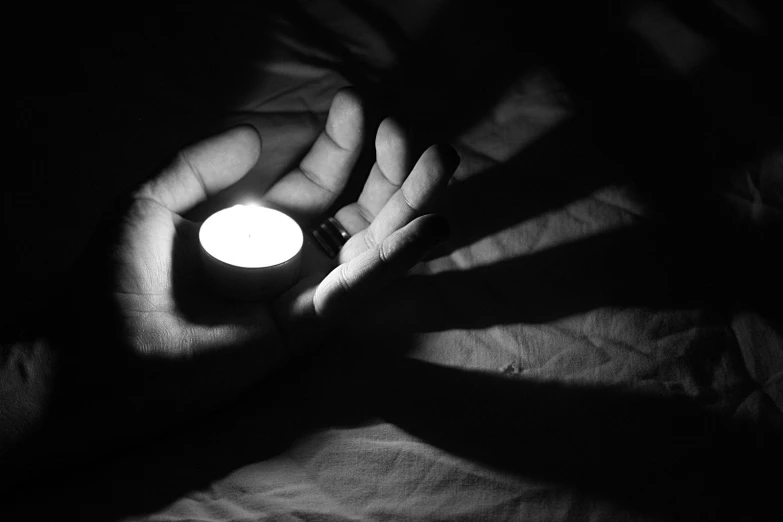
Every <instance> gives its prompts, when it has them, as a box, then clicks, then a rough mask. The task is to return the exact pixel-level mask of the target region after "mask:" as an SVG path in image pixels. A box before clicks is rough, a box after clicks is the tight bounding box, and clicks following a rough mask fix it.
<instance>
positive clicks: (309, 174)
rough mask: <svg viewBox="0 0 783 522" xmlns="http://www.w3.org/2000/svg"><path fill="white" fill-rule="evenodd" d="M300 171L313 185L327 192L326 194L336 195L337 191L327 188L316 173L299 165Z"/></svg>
mask: <svg viewBox="0 0 783 522" xmlns="http://www.w3.org/2000/svg"><path fill="white" fill-rule="evenodd" d="M299 171H300V172H301V173H302V175H303V176H304V177H305V178H307V179H308V181H310V183H312V184H313V185H315V186H316V187H318V188H320V189H321V190H325V191H326V192H328V193H330V194H334V193H335V192H336V191H335V190H334V189H332V188H329V187H327V186H326V185H325V184H324V183H323V182H322V181H321V180H320V179H319V177H318V175H316V173H315V172H313V171H311V170H309V169H307V168H305V167H303V166H302V165H299Z"/></svg>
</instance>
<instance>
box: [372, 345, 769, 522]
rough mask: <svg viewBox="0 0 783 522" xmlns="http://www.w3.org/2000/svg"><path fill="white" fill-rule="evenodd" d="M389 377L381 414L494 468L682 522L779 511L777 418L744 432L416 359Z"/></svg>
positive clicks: (698, 412) (672, 402) (681, 404)
mask: <svg viewBox="0 0 783 522" xmlns="http://www.w3.org/2000/svg"><path fill="white" fill-rule="evenodd" d="M383 375H384V376H385V377H387V379H388V380H385V381H383V384H382V385H377V384H376V385H375V386H374V388H373V389H374V390H376V391H377V392H378V395H373V396H372V398H371V399H370V400H369V402H370V404H371V408H373V409H374V411H378V412H379V413H380V415H381V416H382V417H383V418H384V419H385V420H387V421H389V422H393V423H394V424H396V425H397V426H399V427H401V428H402V429H404V430H406V431H408V432H409V433H411V434H412V435H414V436H416V437H419V438H421V439H423V440H424V441H426V442H428V443H430V444H433V445H435V446H436V447H439V448H442V449H445V450H446V451H449V452H453V453H454V454H456V455H460V456H462V457H465V458H469V459H471V460H476V461H478V462H481V463H484V464H486V465H489V466H492V467H494V468H497V469H503V470H507V471H512V472H515V473H519V474H521V475H523V476H525V477H536V478H540V479H544V480H551V481H555V482H557V483H563V484H567V485H569V486H571V487H574V488H575V489H578V490H582V491H588V492H591V493H594V494H596V495H597V496H598V497H599V498H605V499H609V500H611V501H613V502H615V503H617V504H618V505H623V506H626V507H628V508H631V509H633V510H634V511H638V512H641V513H652V514H657V515H663V516H665V517H670V518H672V519H678V520H766V519H767V517H770V516H772V514H773V513H774V512H775V510H776V508H777V506H776V500H775V496H776V494H775V488H776V486H775V485H774V482H775V481H774V480H770V478H771V477H770V475H769V473H771V472H772V470H773V469H776V468H777V467H778V466H779V464H780V463H781V462H783V461H782V460H781V457H783V453H781V449H782V448H781V446H780V442H779V441H780V436H781V435H783V430H781V429H780V427H781V426H780V424H779V421H780V418H779V415H778V418H777V421H778V426H777V427H774V426H758V425H744V424H742V423H739V422H736V421H732V420H730V419H728V418H724V417H721V416H720V415H718V414H714V413H711V412H709V411H708V410H705V409H703V408H700V407H699V406H697V405H696V404H695V403H694V402H692V401H690V400H688V399H685V398H678V397H672V396H657V395H654V394H646V393H643V392H638V391H633V390H624V389H621V388H611V387H605V388H604V387H595V386H586V385H585V386H583V385H578V384H565V383H560V382H536V381H535V380H532V379H524V378H523V379H513V378H503V377H500V376H497V375H491V374H486V373H480V372H471V371H467V370H461V369H455V368H446V367H440V366H436V365H432V364H428V363H423V362H417V361H414V360H399V361H397V363H396V364H393V365H391V367H386V372H385V373H384V374H383ZM400 375H404V376H405V378H404V380H401V379H399V377H398V376H400ZM379 377H380V376H379V375H377V374H374V375H373V381H374V382H377V379H378V378H379ZM772 408H773V411H774V406H773V407H772Z"/></svg>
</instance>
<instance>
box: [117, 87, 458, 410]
mask: <svg viewBox="0 0 783 522" xmlns="http://www.w3.org/2000/svg"><path fill="white" fill-rule="evenodd" d="M362 125H363V114H362V105H361V102H360V100H359V99H358V97H357V95H356V94H355V93H353V92H352V91H351V90H343V91H341V92H339V93H338V94H337V95H336V96H335V98H334V100H333V102H332V106H331V109H330V112H329V116H328V119H327V122H326V128H325V130H324V131H323V132H322V133H321V135H320V136H319V137H318V138H317V140H316V141H315V143H314V144H313V146H312V148H311V150H310V151H309V153H308V154H307V155H306V156H305V157H304V159H303V160H302V161H301V163H300V165H299V167H297V168H296V169H294V170H293V171H291V172H290V173H288V174H287V175H285V176H283V177H282V178H281V179H280V180H279V181H277V182H276V183H275V184H274V185H273V186H272V187H271V188H270V189H269V190H268V191H267V192H266V194H264V195H263V197H262V199H261V202H262V204H264V205H268V206H272V207H275V208H278V209H280V210H282V211H284V212H286V213H288V214H289V215H291V216H293V217H295V218H296V219H297V220H298V221H299V223H300V225H301V226H302V228H303V230H304V231H305V244H304V247H303V266H302V275H301V279H300V281H299V282H298V283H297V284H296V285H295V286H294V287H293V288H291V289H289V290H288V291H286V292H285V293H283V294H282V295H281V296H279V297H277V298H276V299H274V300H273V301H272V302H259V303H240V302H230V301H226V300H224V299H221V298H219V297H217V296H216V295H215V294H213V293H212V292H211V291H210V290H209V289H208V288H206V287H205V286H204V284H203V282H202V279H201V278H200V275H199V269H198V268H199V267H198V259H199V257H198V255H199V253H198V248H199V247H198V229H199V223H195V222H193V221H190V220H188V219H186V218H185V217H183V215H184V214H185V213H186V212H188V210H190V209H192V208H193V207H194V206H195V205H197V204H199V203H201V202H202V201H204V200H205V199H207V198H209V197H210V196H211V195H213V194H215V193H217V192H219V191H221V190H223V189H225V188H227V187H229V186H230V185H232V184H234V183H235V182H237V181H238V180H239V179H240V178H242V177H243V176H244V175H245V174H246V173H247V172H248V171H249V170H250V169H251V168H252V167H253V165H254V164H255V163H256V161H257V160H258V158H259V156H260V154H261V143H260V139H259V137H258V135H257V134H256V132H255V131H254V130H253V129H252V128H250V127H238V128H235V129H233V130H230V131H228V132H226V133H224V134H221V135H218V136H215V137H212V138H210V139H207V140H205V141H203V142H201V143H198V144H196V145H194V146H191V147H189V148H187V149H185V150H183V151H182V152H180V153H179V154H178V155H177V158H176V160H175V161H174V162H173V163H172V164H171V165H170V166H169V167H168V168H166V169H165V170H164V171H163V172H162V173H161V174H160V175H159V176H158V177H157V178H155V179H153V180H151V181H150V182H148V183H146V184H145V185H143V186H142V187H141V188H140V189H139V190H137V191H136V192H135V193H134V194H133V197H132V200H131V201H132V202H131V204H130V206H129V210H128V211H127V212H126V213H125V215H124V217H123V219H122V224H121V227H120V229H119V234H118V239H117V241H116V243H115V246H114V247H113V248H112V257H111V266H110V268H111V274H112V276H111V278H110V281H111V283H110V284H111V286H112V288H111V290H112V292H111V295H112V305H111V306H112V307H113V309H114V311H115V312H116V318H117V320H118V322H117V325H118V329H119V331H120V332H121V337H122V339H123V344H124V345H125V347H126V349H127V350H126V352H127V355H128V356H129V361H130V365H131V366H132V367H134V368H136V369H137V373H136V374H135V377H134V378H132V379H129V380H128V383H130V384H129V385H130V386H136V387H138V386H142V387H143V388H142V389H137V390H135V393H134V395H135V396H136V397H138V398H140V399H141V400H142V401H144V403H143V404H135V405H134V408H137V409H139V410H142V411H143V410H145V409H149V408H150V407H151V406H152V405H151V404H150V403H151V402H155V406H156V407H157V408H159V409H160V413H161V414H163V416H164V417H165V418H167V419H168V418H171V417H172V415H171V413H172V412H175V411H176V412H179V413H183V412H184V413H191V412H195V411H198V410H203V409H209V408H213V407H215V406H217V405H219V404H220V403H222V402H224V401H226V400H229V399H231V398H233V397H236V396H237V395H239V394H240V393H242V392H243V391H244V390H246V389H247V388H249V387H250V386H252V385H253V384H254V383H256V382H258V381H259V379H261V378H262V377H263V376H264V375H266V374H268V373H269V372H271V371H273V370H275V369H277V368H279V367H280V366H281V364H282V363H283V362H284V361H285V360H286V359H288V358H289V357H291V356H293V355H295V354H299V353H302V352H304V351H306V350H308V349H310V348H312V347H313V346H316V345H317V344H318V343H319V342H320V341H321V339H322V338H323V335H324V333H325V332H326V331H328V330H329V329H330V328H335V327H336V326H338V325H341V324H342V325H345V324H347V322H348V321H347V318H348V317H349V314H350V311H351V310H352V309H354V308H355V307H356V306H358V305H359V304H360V303H362V301H363V300H365V299H366V298H367V297H368V296H370V295H372V294H376V293H378V292H380V291H381V289H382V288H383V286H384V285H385V284H387V283H388V282H389V281H391V280H392V279H394V278H396V277H399V276H401V275H403V274H404V273H405V272H406V271H407V270H409V269H410V268H411V267H412V266H413V265H414V264H415V263H416V262H417V261H418V260H419V259H420V258H421V257H422V256H423V255H424V254H425V253H426V252H427V251H429V250H430V249H432V248H433V247H434V246H436V245H437V244H438V243H439V242H440V241H442V240H443V239H445V237H446V235H447V225H446V223H445V222H444V220H443V218H440V217H437V216H432V215H430V216H420V214H421V213H422V211H423V210H424V209H426V208H427V207H428V205H430V204H431V203H432V201H433V200H434V199H435V198H436V197H437V196H438V195H439V194H440V193H441V192H443V190H444V189H445V187H446V184H447V183H448V180H449V178H450V177H451V175H452V174H453V172H454V170H455V169H456V167H457V165H458V163H459V158H458V156H457V154H456V152H455V151H454V150H453V149H451V147H448V146H433V147H430V148H429V149H427V150H426V151H425V152H424V154H422V156H421V157H420V158H419V160H418V161H417V162H416V164H415V166H414V167H413V169H412V170H411V169H410V157H411V152H410V147H409V145H408V143H407V141H406V139H405V136H404V134H403V133H402V131H401V130H400V129H399V127H398V126H397V125H396V124H395V123H394V122H393V121H391V120H386V121H384V122H383V123H382V124H381V125H380V127H379V129H378V132H377V135H376V163H375V165H374V166H373V167H372V170H371V172H370V174H369V177H368V179H367V182H366V184H365V186H364V189H363V191H362V193H361V195H360V196H359V198H358V200H357V201H356V202H354V203H351V204H349V205H347V206H345V207H343V208H341V209H339V210H338V212H337V213H336V214H335V217H336V219H337V220H338V221H340V223H341V224H342V225H343V226H344V227H345V228H346V230H347V231H348V232H349V233H350V234H351V235H352V237H351V239H350V240H349V241H348V242H347V243H346V245H345V246H344V247H343V248H342V251H341V252H340V254H339V256H338V259H337V260H336V261H335V260H331V259H329V258H328V257H327V256H326V255H325V254H324V253H323V252H322V251H321V249H320V248H319V247H318V246H317V245H316V244H315V243H314V241H313V240H311V239H310V238H309V235H308V234H307V232H308V231H309V230H310V229H311V228H313V227H314V226H315V225H316V224H317V223H319V222H320V221H322V220H323V219H324V217H325V214H326V212H327V211H328V210H329V209H330V207H331V206H332V205H333V203H334V202H335V200H336V198H337V197H338V195H339V194H340V193H341V191H342V190H343V188H344V187H345V185H346V182H347V180H348V177H349V174H350V172H351V170H352V169H353V167H354V164H355V162H356V159H357V157H358V155H359V152H360V149H361V146H362V141H363V139H364V129H363V128H362ZM132 393H133V392H132ZM153 398H154V401H153V400H152V399H153Z"/></svg>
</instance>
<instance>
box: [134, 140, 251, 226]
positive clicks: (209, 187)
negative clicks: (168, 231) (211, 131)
mask: <svg viewBox="0 0 783 522" xmlns="http://www.w3.org/2000/svg"><path fill="white" fill-rule="evenodd" d="M260 154H261V138H260V137H259V135H258V133H257V132H256V130H255V129H254V128H253V127H252V126H250V125H242V126H239V127H235V128H233V129H230V130H228V131H226V132H224V133H222V134H218V135H216V136H212V137H211V138H207V139H205V140H203V141H200V142H198V143H196V144H194V145H191V146H189V147H186V148H184V149H182V150H181V151H180V152H179V153H177V156H176V158H175V159H174V161H172V163H171V164H170V165H169V166H168V167H166V168H165V169H163V172H161V173H160V175H158V176H157V177H155V178H153V179H152V180H150V181H148V182H147V183H145V184H144V185H142V186H141V188H140V189H139V190H137V191H136V193H135V194H134V195H135V196H136V197H143V198H149V199H152V200H155V201H157V202H158V203H160V204H162V205H163V206H165V207H166V208H168V209H169V210H171V211H172V212H176V213H178V214H183V213H185V212H187V211H188V210H190V209H191V208H193V207H194V206H196V205H197V204H199V203H201V202H202V201H204V200H205V199H207V198H208V197H209V196H212V195H213V194H216V193H218V192H220V191H221V190H223V189H225V188H227V187H229V186H231V185H233V184H234V183H236V182H237V181H239V180H240V179H241V178H242V177H243V176H244V175H245V174H247V172H248V171H249V170H250V169H251V168H253V165H255V164H256V161H258V157H259V156H260Z"/></svg>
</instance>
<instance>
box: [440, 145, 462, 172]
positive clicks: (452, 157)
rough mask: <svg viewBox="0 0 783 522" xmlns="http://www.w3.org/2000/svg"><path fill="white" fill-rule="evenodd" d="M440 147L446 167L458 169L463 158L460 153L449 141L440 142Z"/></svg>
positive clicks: (453, 169)
mask: <svg viewBox="0 0 783 522" xmlns="http://www.w3.org/2000/svg"><path fill="white" fill-rule="evenodd" d="M438 149H440V153H441V157H442V158H443V161H444V163H445V164H446V167H448V168H449V169H450V170H452V171H455V170H457V167H459V164H460V161H461V160H462V158H460V155H459V153H457V150H456V149H455V148H454V147H452V146H451V145H449V144H448V143H441V144H439V145H438Z"/></svg>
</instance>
